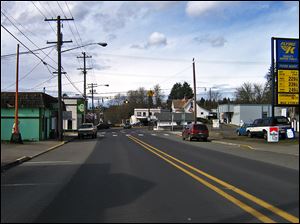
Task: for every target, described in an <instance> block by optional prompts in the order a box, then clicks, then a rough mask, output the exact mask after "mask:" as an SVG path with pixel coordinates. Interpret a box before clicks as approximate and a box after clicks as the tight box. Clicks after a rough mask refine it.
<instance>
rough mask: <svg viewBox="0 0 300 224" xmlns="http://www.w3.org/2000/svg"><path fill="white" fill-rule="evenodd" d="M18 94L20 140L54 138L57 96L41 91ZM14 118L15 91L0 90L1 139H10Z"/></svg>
mask: <svg viewBox="0 0 300 224" xmlns="http://www.w3.org/2000/svg"><path fill="white" fill-rule="evenodd" d="M18 96H19V97H18V98H19V100H18V102H19V103H18V105H19V113H18V115H19V116H18V117H19V122H20V123H19V131H20V133H21V136H22V140H23V141H24V140H25V141H26V140H28V141H40V140H46V139H50V138H56V133H57V114H58V112H57V111H58V109H57V108H58V100H57V98H54V97H52V96H50V95H48V94H45V93H41V92H20V93H19V95H18ZM63 107H64V106H63ZM63 109H65V108H63ZM14 118H15V93H14V92H1V140H10V138H11V134H12V127H13V124H14Z"/></svg>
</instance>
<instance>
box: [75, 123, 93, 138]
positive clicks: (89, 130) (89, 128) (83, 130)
mask: <svg viewBox="0 0 300 224" xmlns="http://www.w3.org/2000/svg"><path fill="white" fill-rule="evenodd" d="M85 136H91V137H92V138H96V137H97V127H96V126H94V124H93V123H83V124H82V125H80V127H79V128H78V138H79V139H80V138H83V137H85Z"/></svg>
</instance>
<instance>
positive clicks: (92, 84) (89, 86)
mask: <svg viewBox="0 0 300 224" xmlns="http://www.w3.org/2000/svg"><path fill="white" fill-rule="evenodd" d="M97 86H98V85H97V83H91V84H88V88H92V91H91V93H92V111H93V124H94V123H95V114H94V112H95V111H94V87H97ZM95 93H96V91H95Z"/></svg>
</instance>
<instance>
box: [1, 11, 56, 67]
mask: <svg viewBox="0 0 300 224" xmlns="http://www.w3.org/2000/svg"><path fill="white" fill-rule="evenodd" d="M1 14H2V15H4V16H5V17H6V18H7V19H8V21H9V22H10V23H11V24H12V25H13V26H14V27H15V28H16V29H17V30H18V31H19V32H20V33H21V34H23V36H24V37H25V38H26V39H27V40H28V41H29V42H30V43H32V44H33V45H34V46H35V47H37V48H39V49H41V48H40V47H39V46H37V45H36V44H35V43H34V42H33V41H32V40H31V39H30V38H29V37H28V36H27V35H26V34H25V33H23V32H22V31H21V30H20V29H19V28H18V27H17V26H16V25H15V24H14V23H13V22H12V21H11V20H10V19H9V18H8V17H7V16H6V15H5V14H4V12H2V11H1ZM41 51H42V52H43V54H44V55H47V54H46V53H45V52H44V51H43V50H41ZM47 57H48V58H49V59H50V60H52V61H53V62H54V63H56V64H57V62H56V61H54V60H53V58H51V57H49V56H48V55H47Z"/></svg>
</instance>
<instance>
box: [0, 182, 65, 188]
mask: <svg viewBox="0 0 300 224" xmlns="http://www.w3.org/2000/svg"><path fill="white" fill-rule="evenodd" d="M56 184H59V183H24V184H1V187H23V186H25V187H26V186H41V185H56Z"/></svg>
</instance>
